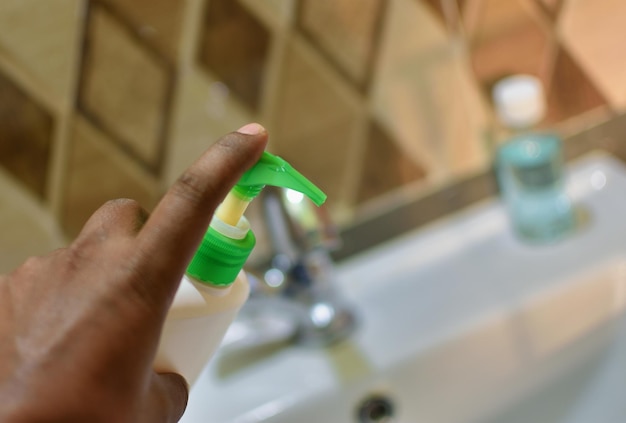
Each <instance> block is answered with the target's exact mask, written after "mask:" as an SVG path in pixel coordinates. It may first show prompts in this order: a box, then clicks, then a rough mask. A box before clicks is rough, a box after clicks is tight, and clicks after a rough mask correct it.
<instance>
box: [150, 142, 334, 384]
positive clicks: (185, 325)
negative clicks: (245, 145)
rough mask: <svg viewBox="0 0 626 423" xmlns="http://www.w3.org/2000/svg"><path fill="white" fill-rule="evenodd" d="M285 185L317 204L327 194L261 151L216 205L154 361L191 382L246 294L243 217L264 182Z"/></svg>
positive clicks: (249, 243)
mask: <svg viewBox="0 0 626 423" xmlns="http://www.w3.org/2000/svg"><path fill="white" fill-rule="evenodd" d="M266 185H271V186H277V187H284V188H290V189H292V190H295V191H299V192H301V193H303V194H305V195H306V196H308V197H309V198H310V199H311V200H312V201H313V203H315V204H316V205H318V206H320V205H321V204H322V203H324V201H325V200H326V195H325V194H324V193H323V192H322V191H321V190H320V189H319V188H317V187H316V186H315V185H313V184H312V183H311V182H310V181H309V180H307V179H306V178H305V177H304V176H302V175H301V174H300V173H299V172H297V171H296V170H295V169H294V168H293V167H292V166H291V165H289V164H288V163H287V162H286V161H285V160H283V159H281V158H280V157H277V156H273V155H271V154H270V153H267V152H264V153H263V154H262V156H261V158H260V159H259V161H258V162H257V163H256V164H255V165H254V166H253V167H252V168H251V169H250V170H248V171H247V172H246V173H245V174H244V175H243V176H242V177H241V179H240V180H239V182H238V183H237V184H236V185H235V186H234V187H233V189H232V190H231V191H230V192H229V193H228V195H227V196H226V198H225V199H224V201H223V202H222V204H220V206H219V207H218V208H217V210H216V212H215V215H214V216H213V218H212V220H211V224H210V226H209V228H208V230H207V232H206V234H205V235H204V238H203V240H202V243H201V245H200V247H199V248H198V250H197V252H196V254H195V255H194V257H193V259H192V260H191V262H190V264H189V266H188V268H187V272H186V274H185V276H184V277H183V279H182V281H181V283H180V286H179V288H178V291H177V293H176V296H175V298H174V301H173V304H172V306H171V308H170V310H169V313H168V315H167V319H166V321H165V325H164V328H163V332H162V335H161V341H160V344H159V349H158V352H157V357H156V359H155V362H154V368H155V369H156V370H157V371H172V372H176V373H180V374H182V375H183V376H184V377H185V379H186V380H187V382H188V383H189V384H190V385H191V384H193V383H194V381H195V380H196V378H197V377H198V375H199V374H200V372H201V370H202V368H203V367H204V365H205V364H206V363H207V361H208V360H209V359H210V358H211V356H212V355H213V353H214V352H215V350H216V349H217V348H218V347H219V345H220V343H221V341H222V338H223V337H224V334H225V333H226V330H227V329H228V327H229V325H230V324H231V322H232V321H233V320H234V318H235V317H236V315H237V312H238V311H239V309H240V308H241V306H242V305H243V304H244V302H245V301H246V299H247V298H248V294H249V285H248V281H247V278H246V275H245V272H244V271H243V270H242V268H243V265H244V263H245V262H246V260H247V258H248V256H249V255H250V253H251V251H252V249H253V248H254V245H255V242H256V239H255V236H254V234H253V232H252V231H251V230H250V224H249V222H248V220H247V219H246V218H245V217H244V215H243V214H244V212H245V210H246V208H247V206H248V204H249V203H250V202H251V201H252V200H253V199H254V198H255V197H256V196H257V195H258V194H259V193H260V192H261V190H262V189H263V188H264V187H265V186H266Z"/></svg>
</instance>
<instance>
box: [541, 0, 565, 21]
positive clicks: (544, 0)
mask: <svg viewBox="0 0 626 423" xmlns="http://www.w3.org/2000/svg"><path fill="white" fill-rule="evenodd" d="M536 1H537V3H538V4H539V6H541V7H542V9H543V10H544V11H545V12H547V13H548V15H549V16H550V17H551V18H552V19H556V18H557V17H558V15H559V12H560V11H561V7H562V6H563V3H564V0H536Z"/></svg>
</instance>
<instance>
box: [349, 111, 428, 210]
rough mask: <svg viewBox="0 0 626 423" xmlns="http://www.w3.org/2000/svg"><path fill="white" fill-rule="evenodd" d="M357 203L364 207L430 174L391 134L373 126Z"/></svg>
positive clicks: (369, 136)
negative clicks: (367, 203)
mask: <svg viewBox="0 0 626 423" xmlns="http://www.w3.org/2000/svg"><path fill="white" fill-rule="evenodd" d="M365 148H366V152H365V159H364V160H363V164H362V166H363V167H362V169H363V171H362V175H361V179H360V182H359V190H358V195H357V202H358V203H363V202H365V201H367V200H371V199H373V198H376V197H378V196H380V195H383V194H385V193H387V192H389V191H392V190H393V189H395V188H398V187H400V186H403V185H405V184H408V183H411V182H415V181H418V180H420V179H423V178H424V177H425V176H426V171H425V170H424V169H423V168H422V167H420V165H419V164H417V163H415V162H414V161H413V160H411V158H410V157H409V156H408V155H407V154H405V153H404V152H403V151H402V150H401V149H400V148H399V146H398V144H397V143H396V142H394V140H393V138H392V137H391V136H390V135H389V133H388V132H387V131H386V130H385V129H384V128H382V127H381V126H380V125H379V124H377V123H376V122H372V123H371V124H370V128H369V131H368V135H367V140H366V147H365Z"/></svg>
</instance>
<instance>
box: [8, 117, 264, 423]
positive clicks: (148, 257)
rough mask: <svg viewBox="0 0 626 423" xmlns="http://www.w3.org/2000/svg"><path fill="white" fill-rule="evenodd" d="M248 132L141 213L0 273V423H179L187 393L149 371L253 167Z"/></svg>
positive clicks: (254, 134)
mask: <svg viewBox="0 0 626 423" xmlns="http://www.w3.org/2000/svg"><path fill="white" fill-rule="evenodd" d="M266 143H267V133H266V131H265V129H263V127H261V126H260V125H258V124H249V125H246V126H244V127H243V128H241V129H239V131H237V132H232V133H230V134H228V135H226V136H224V137H222V138H221V139H220V140H218V141H217V142H216V143H215V144H213V145H212V146H211V147H210V148H209V149H208V150H207V151H206V152H205V153H204V154H203V155H202V156H201V157H200V158H199V159H198V160H197V161H196V162H195V163H194V164H192V165H191V166H190V167H189V168H188V169H187V170H186V171H185V172H184V173H183V174H182V176H181V177H180V178H179V179H178V180H177V181H176V182H175V183H174V184H173V185H172V187H171V188H170V189H169V190H168V192H167V193H166V194H165V196H164V197H163V199H162V200H161V201H160V202H159V204H158V205H157V206H156V208H155V209H154V211H153V213H152V214H151V215H148V214H147V213H146V212H145V211H144V210H143V209H142V207H141V206H140V205H139V204H138V203H137V202H135V201H133V200H127V199H121V200H113V201H110V202H108V203H106V204H105V205H103V206H102V207H101V208H100V209H98V210H97V211H96V212H95V213H94V214H93V215H92V216H91V217H90V219H89V220H88V221H87V223H86V224H85V226H84V227H83V229H82V231H81V232H80V234H79V235H78V236H77V238H76V239H75V240H74V241H73V242H72V243H71V244H70V245H69V246H68V247H66V248H61V249H58V250H56V251H53V252H51V253H50V254H48V255H46V256H42V257H32V258H29V259H28V260H26V261H25V262H24V263H23V264H22V265H21V266H20V267H18V268H17V269H16V270H15V271H13V272H12V273H10V274H8V275H0V422H3V423H5V422H10V423H31V422H81V423H84V422H93V423H97V422H107V423H108V422H116V423H117V422H119V423H142V422H145V423H160V422H176V421H178V420H179V419H180V417H181V416H182V414H183V412H184V410H185V407H186V403H187V396H188V386H187V383H186V382H185V380H184V379H183V377H182V376H180V375H177V374H172V373H157V372H156V371H155V370H154V369H153V368H152V362H153V360H154V357H155V355H156V350H157V347H158V343H159V336H160V334H161V330H162V327H163V323H164V320H165V317H166V315H167V311H168V309H169V306H170V305H171V302H172V299H173V297H174V294H175V292H176V289H177V288H178V285H179V282H180V280H181V278H182V276H183V273H184V271H185V268H186V266H187V264H188V262H189V261H190V259H191V257H192V256H193V254H194V252H195V250H196V248H197V247H198V245H199V243H200V241H201V239H202V236H203V234H204V232H205V231H206V229H207V227H208V225H209V222H210V219H211V216H212V215H213V212H214V210H215V208H216V207H217V205H218V204H219V203H220V202H221V201H222V200H223V198H224V197H225V195H226V194H227V192H228V191H229V190H230V188H231V187H232V186H233V185H234V184H235V183H236V182H237V180H238V179H239V177H240V176H241V174H242V173H243V172H244V171H245V170H247V169H248V168H250V167H251V166H252V165H253V164H254V163H255V162H256V161H257V160H258V158H259V157H260V155H261V153H262V151H263V150H264V149H265V146H266Z"/></svg>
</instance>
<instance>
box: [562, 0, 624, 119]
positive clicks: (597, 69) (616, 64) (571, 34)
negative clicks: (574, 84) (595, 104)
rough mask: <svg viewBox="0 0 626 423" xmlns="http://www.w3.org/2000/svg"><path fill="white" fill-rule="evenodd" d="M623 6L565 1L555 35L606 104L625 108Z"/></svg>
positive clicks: (610, 0)
mask: <svg viewBox="0 0 626 423" xmlns="http://www.w3.org/2000/svg"><path fill="white" fill-rule="evenodd" d="M624 16H626V2H624V1H622V0H602V1H594V0H569V1H568V2H567V3H566V4H565V5H564V7H563V10H562V11H561V16H560V18H559V33H560V36H561V39H562V40H563V44H564V45H565V46H566V47H567V50H568V51H569V52H570V54H571V55H572V57H573V58H575V59H576V61H577V62H578V64H579V65H580V67H581V68H582V69H583V70H584V71H585V73H586V74H587V75H588V76H589V78H590V80H591V81H592V82H593V83H594V84H595V85H596V86H597V87H598V88H599V90H600V91H601V92H602V93H603V94H604V96H605V97H606V98H607V100H608V101H609V102H610V104H611V105H612V106H613V107H615V108H618V109H622V110H623V109H624V108H626V78H624V74H625V72H626V55H624V54H623V51H624V46H623V44H624V43H623V40H624V39H626V25H624Z"/></svg>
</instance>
